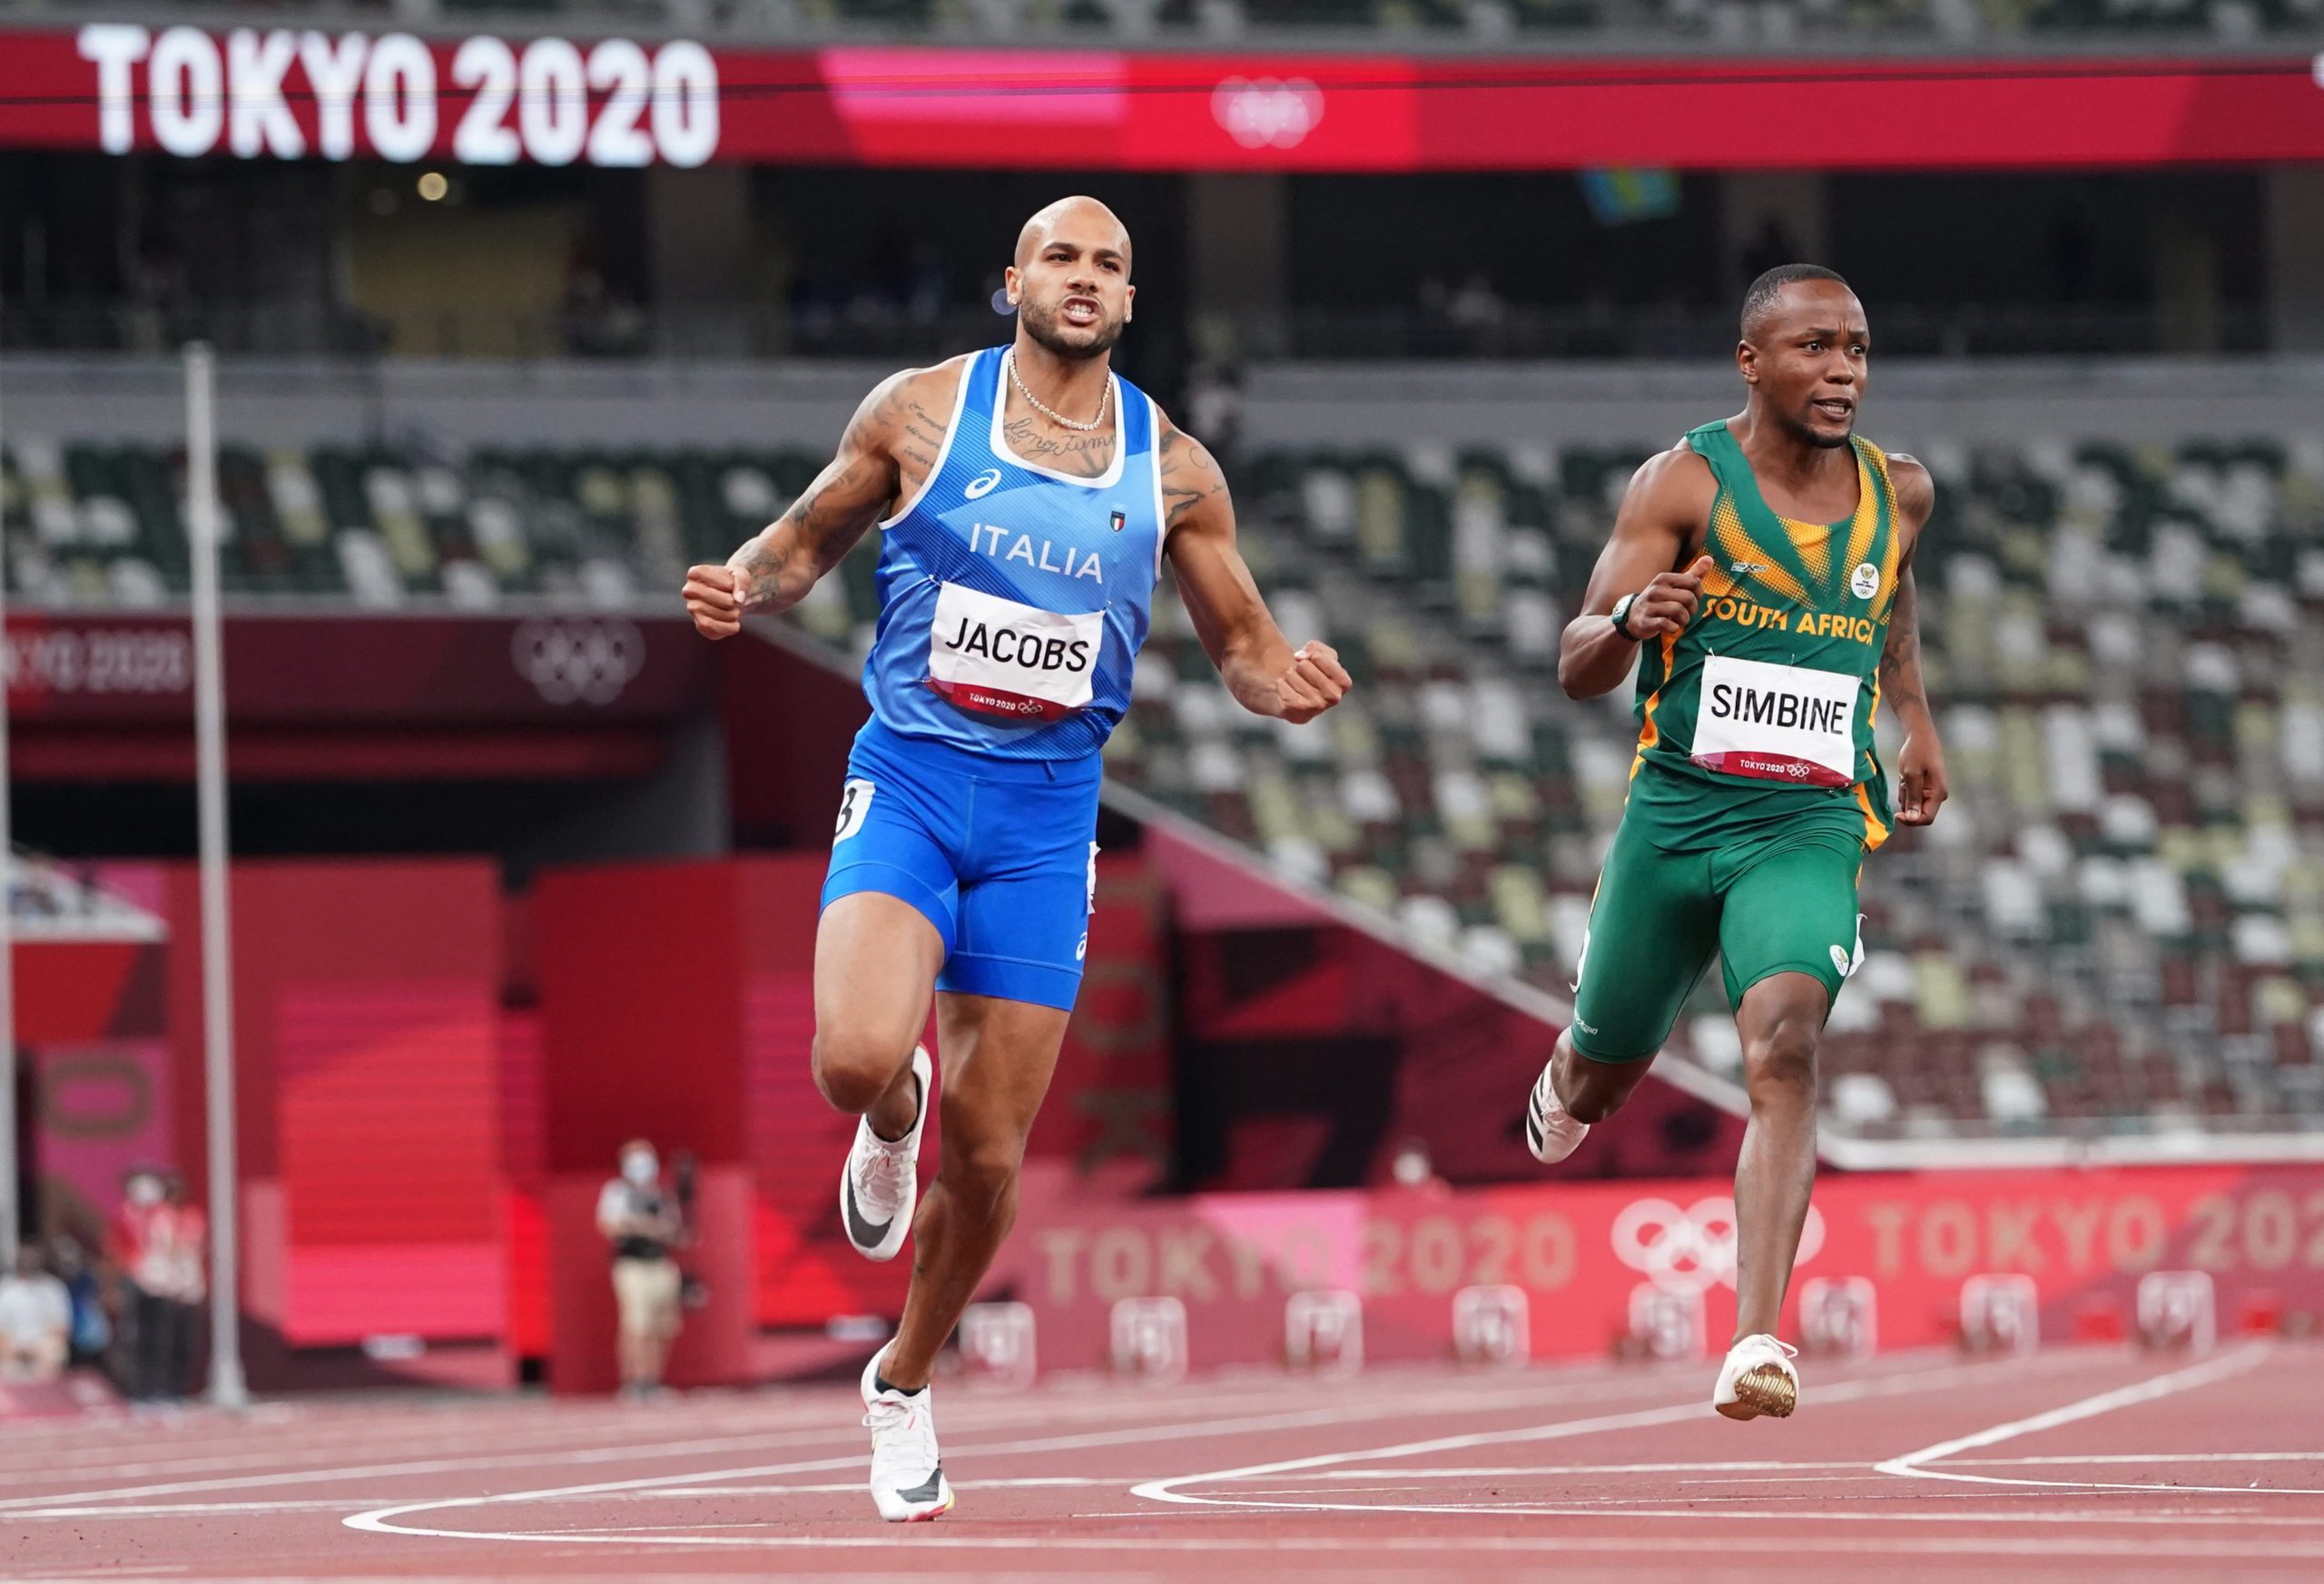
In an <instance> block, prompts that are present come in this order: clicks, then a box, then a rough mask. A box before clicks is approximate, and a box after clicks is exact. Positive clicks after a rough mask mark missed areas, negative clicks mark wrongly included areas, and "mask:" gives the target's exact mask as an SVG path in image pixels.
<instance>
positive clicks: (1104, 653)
mask: <svg viewBox="0 0 2324 1584" xmlns="http://www.w3.org/2000/svg"><path fill="white" fill-rule="evenodd" d="M1002 350H1003V349H1000V348H998V347H995V348H989V349H986V350H984V351H981V352H979V353H977V354H976V356H974V357H973V358H971V359H970V360H969V364H968V367H967V369H965V370H964V371H963V372H962V374H961V376H960V395H959V397H958V398H957V399H956V400H955V402H954V404H953V408H952V421H951V423H950V426H949V427H948V428H946V429H945V431H944V444H943V448H942V449H941V450H940V451H939V452H938V454H937V457H936V467H935V469H934V470H933V471H932V472H931V474H930V475H929V477H928V479H927V482H926V483H924V484H923V485H922V486H921V490H920V493H919V494H918V495H917V496H915V497H912V499H911V502H910V504H908V505H907V506H906V507H904V508H903V509H902V510H901V512H900V513H898V514H897V515H896V516H895V517H891V518H890V519H889V520H888V521H887V522H885V523H882V524H881V528H882V529H883V530H884V532H883V534H882V535H881V544H880V567H879V588H880V622H879V628H878V633H877V635H876V636H875V637H874V638H873V639H872V653H871V655H870V657H869V658H868V659H866V660H865V662H864V665H863V691H864V693H865V694H867V695H868V696H869V697H870V698H871V701H872V714H873V716H874V717H876V718H877V719H878V720H879V721H880V723H881V724H882V725H884V726H886V727H888V728H889V729H890V730H891V731H894V732H898V733H902V734H903V735H905V736H907V737H923V738H934V739H936V740H938V741H940V742H942V743H950V744H951V745H952V746H954V747H956V748H966V749H970V750H971V751H973V752H976V753H992V754H998V755H1000V756H1001V757H1003V758H1009V759H1048V760H1065V759H1079V758H1083V757H1085V756H1087V755H1088V754H1092V753H1097V752H1098V750H1099V749H1100V748H1102V747H1104V746H1105V743H1106V739H1107V737H1108V735H1110V734H1111V733H1112V732H1113V729H1114V725H1115V723H1117V722H1118V721H1119V720H1120V719H1121V718H1122V713H1123V712H1124V711H1125V710H1127V709H1128V708H1129V679H1130V668H1131V666H1132V665H1133V664H1135V663H1136V661H1137V650H1138V645H1140V644H1143V643H1145V642H1146V628H1147V621H1148V618H1149V616H1150V615H1151V612H1152V609H1153V602H1154V585H1155V582H1156V580H1157V578H1158V577H1159V576H1161V566H1162V537H1163V535H1162V470H1161V457H1160V448H1159V447H1158V446H1157V444H1156V440H1157V433H1156V431H1157V428H1159V427H1160V426H1159V420H1158V418H1157V413H1156V410H1155V407H1154V403H1153V402H1152V401H1150V400H1149V399H1147V397H1146V395H1145V393H1144V392H1142V391H1140V390H1139V389H1137V387H1136V386H1133V385H1132V384H1130V383H1129V382H1128V380H1126V379H1121V378H1120V377H1119V376H1115V377H1114V378H1113V401H1112V403H1111V406H1112V409H1113V413H1114V425H1115V447H1114V460H1113V465H1112V466H1111V467H1108V469H1107V470H1106V471H1105V472H1104V473H1103V474H1101V475H1100V476H1098V477H1095V478H1077V477H1073V476H1072V475H1070V474H1066V473H1059V472H1055V471H1052V470H1051V469H1049V468H1047V467H1040V466H1039V465H1038V464H1035V463H1031V462H1027V461H1024V460H1022V459H1021V458H1019V457H1018V456H1017V455H1016V454H1015V453H1014V452H1012V451H1010V450H1009V446H1008V442H1007V441H1006V440H1004V439H1003V438H1001V433H1000V415H1001V412H1002V410H1003V409H1004V408H1005V406H1006V402H1005V399H1004V397H1003V391H1002V384H1003V381H1005V380H1006V379H1007V378H1008V375H1007V371H1006V370H1005V369H1003V368H1002V365H1001V354H1002Z"/></svg>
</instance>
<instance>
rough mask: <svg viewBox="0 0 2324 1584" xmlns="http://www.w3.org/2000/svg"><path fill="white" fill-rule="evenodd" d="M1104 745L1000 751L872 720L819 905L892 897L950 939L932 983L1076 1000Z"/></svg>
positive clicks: (855, 754) (1041, 1001) (850, 760)
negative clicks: (1033, 754)
mask: <svg viewBox="0 0 2324 1584" xmlns="http://www.w3.org/2000/svg"><path fill="white" fill-rule="evenodd" d="M1103 774H1104V766H1103V764H1102V762H1100V760H1099V758H1098V755H1097V754H1095V753H1092V754H1090V755H1089V756H1088V758H1086V759H1073V760H1067V761H1064V762H1054V761H1049V760H1031V759H1002V758H1000V757H998V756H996V755H992V754H986V753H971V752H970V751H969V750H967V749H963V748H955V747H953V746H951V745H950V744H949V743H937V742H932V741H931V740H928V739H926V738H920V737H907V736H904V735H903V734H902V733H899V732H896V731H893V730H891V728H889V727H887V726H884V725H881V723H880V722H879V721H877V720H876V719H875V720H873V721H872V722H870V723H867V724H866V725H865V726H864V728H863V730H862V732H861V733H858V734H857V736H856V739H855V747H854V749H853V751H852V752H851V753H849V754H848V756H847V786H846V790H845V791H844V792H843V793H842V796H841V799H840V810H839V831H838V834H837V835H836V836H834V837H833V839H832V866H831V870H830V871H829V872H828V873H827V874H826V875H825V876H824V878H823V900H822V905H823V906H824V907H826V908H828V907H830V906H831V905H832V903H833V902H835V901H837V900H839V899H840V898H842V897H848V896H853V895H854V894H855V893H856V892H858V891H880V892H881V893H883V894H885V895H888V896H891V897H900V898H901V899H902V900H905V901H907V902H910V903H911V905H912V906H913V907H915V908H918V909H919V910H921V912H922V913H923V914H925V915H926V916H927V918H928V921H929V922H930V923H931V924H933V925H935V926H936V932H937V934H939V935H940V936H942V937H943V939H944V967H943V969H942V970H941V971H940V972H939V973H938V974H937V976H936V988H937V989H940V990H951V991H955V992H957V993H959V994H961V995H970V996H993V997H997V998H999V999H1002V1000H1007V1001H1030V1002H1032V1003H1034V1004H1035V1005H1037V1006H1042V1007H1056V1008H1059V1009H1060V1010H1064V1011H1070V1010H1071V1009H1072V1008H1073V999H1074V997H1075V995H1076V994H1077V993H1078V991H1079V990H1080V988H1081V959H1082V958H1083V957H1084V956H1085V955H1086V954H1087V953H1088V949H1089V913H1090V910H1091V908H1092V907H1093V905H1094V904H1095V902H1096V900H1097V889H1098V843H1097V841H1095V840H1093V838H1094V837H1095V836H1096V834H1097V830H1098V782H1099V781H1100V779H1101V778H1102V776H1103Z"/></svg>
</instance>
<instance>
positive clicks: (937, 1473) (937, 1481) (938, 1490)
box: [896, 1463, 944, 1501]
mask: <svg viewBox="0 0 2324 1584" xmlns="http://www.w3.org/2000/svg"><path fill="white" fill-rule="evenodd" d="M943 1493H944V1465H943V1464H941V1463H939V1464H937V1465H936V1467H935V1468H933V1469H931V1470H930V1471H929V1474H928V1479H927V1481H925V1482H924V1483H922V1484H919V1485H915V1486H913V1487H912V1488H911V1490H909V1491H897V1492H896V1494H897V1495H898V1496H900V1497H901V1498H902V1499H903V1500H906V1501H933V1500H936V1499H937V1498H938V1497H939V1496H940V1495H942V1494H943Z"/></svg>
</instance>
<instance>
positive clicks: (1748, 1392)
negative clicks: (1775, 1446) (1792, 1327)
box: [1710, 1334, 1799, 1419]
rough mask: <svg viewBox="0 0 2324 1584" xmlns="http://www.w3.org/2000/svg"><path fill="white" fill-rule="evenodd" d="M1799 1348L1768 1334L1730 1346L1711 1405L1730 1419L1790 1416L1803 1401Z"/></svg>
mask: <svg viewBox="0 0 2324 1584" xmlns="http://www.w3.org/2000/svg"><path fill="white" fill-rule="evenodd" d="M1798 1356H1799V1350H1798V1349H1797V1348H1796V1347H1793V1346H1792V1345H1791V1344H1790V1343H1783V1342H1777V1340H1776V1339H1775V1338H1774V1337H1772V1336H1768V1335H1765V1334H1761V1335H1758V1336H1747V1337H1745V1338H1744V1339H1743V1340H1742V1341H1741V1342H1738V1343H1736V1344H1735V1345H1734V1346H1733V1347H1731V1348H1729V1349H1728V1350H1727V1363H1726V1364H1725V1366H1724V1367H1722V1368H1721V1369H1720V1370H1719V1372H1718V1386H1717V1387H1716V1388H1714V1389H1713V1391H1712V1392H1711V1394H1710V1405H1711V1406H1712V1407H1713V1408H1716V1409H1718V1411H1719V1412H1721V1413H1724V1414H1725V1415H1727V1417H1728V1418H1729V1419H1757V1418H1758V1417H1759V1416H1760V1415H1761V1414H1763V1413H1764V1414H1766V1415H1767V1416H1768V1418H1769V1419H1788V1418H1789V1417H1791V1411H1792V1410H1793V1409H1794V1408H1796V1407H1797V1406H1798V1405H1799V1372H1798V1371H1797V1369H1795V1368H1794V1367H1793V1366H1792V1363H1791V1361H1792V1360H1794V1359H1796V1358H1797V1357H1798Z"/></svg>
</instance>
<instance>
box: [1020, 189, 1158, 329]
mask: <svg viewBox="0 0 2324 1584" xmlns="http://www.w3.org/2000/svg"><path fill="white" fill-rule="evenodd" d="M1008 283H1009V285H1008V290H1009V302H1010V303H1011V304H1012V305H1013V306H1014V307H1015V308H1016V310H1017V328H1018V330H1019V333H1020V334H1022V335H1024V336H1026V337H1029V338H1030V339H1032V340H1033V341H1035V342H1037V343H1039V345H1041V346H1043V347H1045V348H1047V349H1049V351H1050V352H1052V353H1054V354H1056V355H1057V356H1058V357H1059V358H1063V359H1068V361H1073V362H1080V361H1084V360H1086V359H1092V358H1100V357H1103V356H1105V355H1106V353H1108V351H1110V350H1112V349H1113V345H1114V342H1115V341H1116V340H1118V339H1120V336H1121V333H1122V327H1123V326H1124V325H1126V324H1128V322H1129V317H1130V300H1131V299H1133V298H1135V297H1136V296H1137V288H1136V287H1135V286H1132V285H1131V284H1130V283H1129V231H1128V229H1127V228H1126V227H1124V226H1123V224H1122V222H1121V219H1120V217H1119V216H1118V215H1116V214H1115V213H1114V212H1113V211H1112V210H1110V209H1108V208H1107V207H1106V206H1105V205H1104V204H1102V203H1100V202H1098V201H1097V200H1096V199H1094V198H1060V199H1059V200H1058V201H1057V202H1055V203H1052V204H1050V205H1049V207H1048V208H1046V209H1044V210H1042V211H1041V212H1039V213H1038V214H1036V215H1034V216H1033V218H1032V219H1030V220H1029V221H1026V222H1025V229H1024V230H1023V231H1019V232H1018V233H1017V258H1016V261H1014V262H1013V263H1011V264H1010V265H1009V273H1008Z"/></svg>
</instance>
